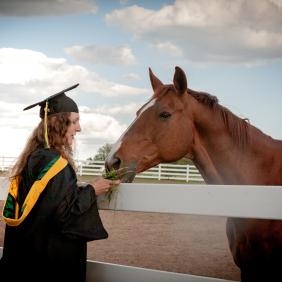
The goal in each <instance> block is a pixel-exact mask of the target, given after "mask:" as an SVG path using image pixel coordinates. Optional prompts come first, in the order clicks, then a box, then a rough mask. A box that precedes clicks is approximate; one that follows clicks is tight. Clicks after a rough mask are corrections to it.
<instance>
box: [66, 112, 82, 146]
mask: <svg viewBox="0 0 282 282" xmlns="http://www.w3.org/2000/svg"><path fill="white" fill-rule="evenodd" d="M69 120H70V124H69V127H68V130H67V132H66V135H65V137H66V141H67V144H68V145H69V146H71V145H72V143H73V140H74V136H75V135H76V133H77V132H80V131H81V128H80V123H79V113H73V112H71V114H70V116H69Z"/></svg>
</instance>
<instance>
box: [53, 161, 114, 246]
mask: <svg viewBox="0 0 282 282" xmlns="http://www.w3.org/2000/svg"><path fill="white" fill-rule="evenodd" d="M52 186H53V187H56V188H57V189H61V190H63V193H62V191H60V192H59V194H62V195H61V198H62V200H61V201H60V202H59V203H58V206H57V208H56V210H55V214H54V223H55V224H56V225H57V227H58V228H59V230H60V232H61V233H62V234H63V235H65V236H67V237H70V238H73V239H82V240H86V241H92V240H99V239H105V238H107V237H108V233H107V231H106V230H105V228H104V226H103V223H102V220H101V218H100V215H99V211H98V206H97V199H96V194H95V190H94V189H93V187H92V186H91V185H90V184H88V185H86V186H84V187H79V186H78V185H77V179H76V175H75V172H74V171H73V169H72V168H71V167H70V165H68V166H67V167H66V168H64V169H63V171H62V172H61V175H58V176H56V177H55V178H54V181H53V183H52Z"/></svg>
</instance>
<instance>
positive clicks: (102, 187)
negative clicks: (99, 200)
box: [89, 176, 120, 196]
mask: <svg viewBox="0 0 282 282" xmlns="http://www.w3.org/2000/svg"><path fill="white" fill-rule="evenodd" d="M89 184H91V185H92V186H93V187H94V190H95V193H96V196H99V195H101V194H104V193H106V192H108V191H109V190H110V189H111V188H112V187H113V186H116V185H119V184H120V180H109V179H105V178H103V177H102V176H99V177H96V178H94V180H93V181H91V182H89Z"/></svg>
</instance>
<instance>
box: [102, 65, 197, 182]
mask: <svg viewBox="0 0 282 282" xmlns="http://www.w3.org/2000/svg"><path fill="white" fill-rule="evenodd" d="M149 76H150V80H151V85H152V89H153V95H152V97H151V98H150V100H149V101H148V102H147V103H145V104H144V105H143V106H142V107H141V108H140V109H139V110H138V111H137V113H136V118H135V120H134V121H133V122H132V123H131V125H130V126H129V127H128V128H127V129H126V131H125V132H124V133H123V134H122V135H121V137H120V138H119V139H118V141H117V142H116V143H115V144H114V145H113V147H112V150H111V152H110V153H109V155H108V157H107V159H106V168H107V170H111V169H116V170H118V169H122V181H123V182H132V181H133V179H134V177H135V174H136V173H140V172H142V171H145V170H147V169H149V168H151V167H153V166H155V165H157V164H159V163H160V162H173V161H176V160H178V159H181V158H182V157H184V156H185V155H187V154H189V153H190V150H191V147H192V143H193V122H192V113H189V103H187V96H189V95H185V94H186V92H187V79H186V75H185V73H184V71H183V70H182V69H181V68H179V67H175V73H174V78H173V84H168V85H165V84H163V83H162V82H161V81H160V80H159V79H158V78H157V77H156V76H155V75H154V74H153V72H152V70H151V69H150V68H149Z"/></svg>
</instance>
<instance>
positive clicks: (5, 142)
mask: <svg viewBox="0 0 282 282" xmlns="http://www.w3.org/2000/svg"><path fill="white" fill-rule="evenodd" d="M76 82H79V83H80V87H79V88H77V89H74V90H73V91H72V97H73V96H75V93H76V91H79V92H80V93H81V92H87V93H98V94H100V95H108V96H118V97H125V96H126V95H138V94H144V93H146V94H147V93H148V90H147V89H143V88H135V87H130V86H127V85H123V84H118V83H114V82H111V81H108V80H106V79H105V78H102V77H100V76H99V75H98V74H96V73H94V72H90V71H88V70H87V69H86V68H84V67H81V66H79V65H69V64H68V63H67V62H66V60H65V59H62V58H49V57H47V56H46V55H44V54H43V53H40V52H35V51H32V50H22V49H12V48H2V49H0V131H1V139H0V156H1V155H5V156H7V155H9V156H12V157H14V156H17V155H19V153H20V152H21V150H22V149H23V148H24V145H25V143H26V140H27V138H28V137H29V135H30V134H31V132H32V129H33V128H34V127H35V126H36V125H37V124H38V122H39V121H40V118H39V114H38V108H34V109H31V110H29V111H26V112H25V111H23V108H24V107H26V106H27V105H29V104H31V103H35V102H38V101H41V100H43V99H44V98H45V97H48V96H49V95H50V94H52V93H56V92H57V91H60V90H61V89H64V88H66V87H69V86H71V85H73V84H74V83H76ZM78 89H79V90H78ZM131 107H133V106H132V105H131V106H130V105H129V106H128V107H127V106H125V107H124V106H123V109H122V108H121V107H120V108H119V107H117V106H115V107H113V109H111V105H107V108H108V109H107V110H108V111H106V110H104V111H103V110H100V111H96V112H95V111H94V110H93V109H89V108H88V107H86V106H83V105H82V106H81V125H82V129H83V131H82V132H81V134H79V136H78V144H80V145H81V146H78V149H77V152H78V156H79V157H80V158H86V157H89V156H92V155H93V154H95V152H96V150H97V149H98V148H99V147H101V146H102V145H104V144H105V143H113V142H114V141H115V140H116V139H117V138H118V137H119V135H120V134H121V133H122V132H123V131H124V129H125V127H126V126H125V125H123V124H121V123H120V122H119V121H118V120H117V118H114V117H111V116H110V114H118V112H120V113H121V112H122V111H123V112H124V113H126V112H128V113H129V112H130V110H129V109H130V108H131ZM89 154H90V155H89Z"/></svg>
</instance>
